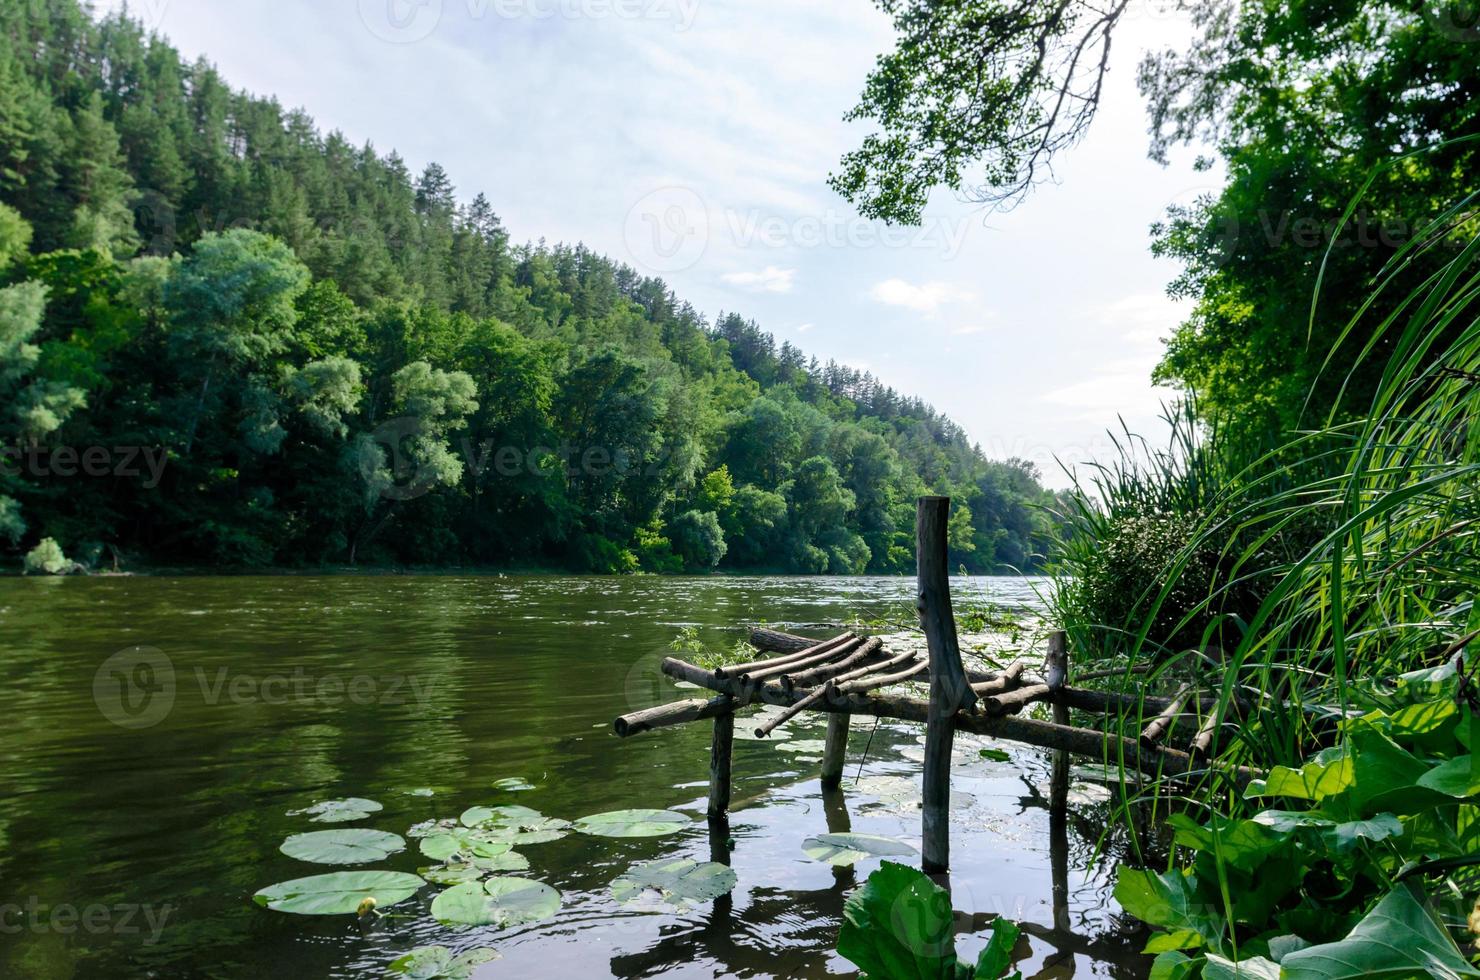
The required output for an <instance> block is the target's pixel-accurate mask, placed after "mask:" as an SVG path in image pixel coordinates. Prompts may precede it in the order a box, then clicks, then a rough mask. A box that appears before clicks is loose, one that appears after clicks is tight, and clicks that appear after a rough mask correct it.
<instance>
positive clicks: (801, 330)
mask: <svg viewBox="0 0 1480 980" xmlns="http://www.w3.org/2000/svg"><path fill="white" fill-rule="evenodd" d="M815 326H817V324H815V323H803V324H802V325H801V326H799V327H797V333H806V332H807V331H808V330H811V329H812V328H813V327H815Z"/></svg>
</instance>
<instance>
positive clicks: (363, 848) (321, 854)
mask: <svg viewBox="0 0 1480 980" xmlns="http://www.w3.org/2000/svg"><path fill="white" fill-rule="evenodd" d="M405 848H406V841H405V840H404V839H403V838H402V837H400V836H399V835H397V834H389V833H386V832H385V831H383V830H363V829H358V828H349V829H345V830H315V831H312V832H310V833H306V834H294V835H293V836H291V837H289V838H288V839H287V840H285V841H283V845H282V847H280V848H278V850H280V851H282V852H283V853H284V854H286V855H288V857H291V858H297V859H298V860H300V861H312V862H313V863H315V864H374V863H375V862H376V861H383V860H385V859H386V858H388V857H390V856H391V855H392V854H395V853H396V852H398V851H402V850H404V849H405Z"/></svg>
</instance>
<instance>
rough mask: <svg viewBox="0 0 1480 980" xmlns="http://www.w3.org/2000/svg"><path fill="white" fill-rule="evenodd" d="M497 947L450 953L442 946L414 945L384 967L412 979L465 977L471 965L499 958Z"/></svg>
mask: <svg viewBox="0 0 1480 980" xmlns="http://www.w3.org/2000/svg"><path fill="white" fill-rule="evenodd" d="M499 958H500V954H499V952H498V951H497V950H494V949H489V948H488V947H486V946H482V947H479V948H478V949H470V950H468V951H467V952H466V953H457V954H454V953H453V952H452V950H450V949H448V948H447V947H446V946H418V947H417V948H416V949H413V950H412V951H411V952H409V953H407V954H406V955H405V956H402V957H399V958H398V959H395V960H392V961H391V964H390V965H389V966H388V967H386V969H387V970H389V971H390V972H392V973H399V974H401V975H402V976H406V977H411V978H412V980H467V978H468V977H471V976H472V975H473V968H474V967H476V966H478V965H479V964H482V963H488V962H491V961H493V960H496V959H499Z"/></svg>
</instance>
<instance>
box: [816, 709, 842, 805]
mask: <svg viewBox="0 0 1480 980" xmlns="http://www.w3.org/2000/svg"><path fill="white" fill-rule="evenodd" d="M847 758H848V715H847V714H846V713H844V712H841V711H837V712H833V713H832V714H829V715H828V716H827V742H826V744H825V746H824V747H823V750H822V788H823V789H837V788H838V786H840V785H841V784H842V782H843V763H844V761H846V760H847Z"/></svg>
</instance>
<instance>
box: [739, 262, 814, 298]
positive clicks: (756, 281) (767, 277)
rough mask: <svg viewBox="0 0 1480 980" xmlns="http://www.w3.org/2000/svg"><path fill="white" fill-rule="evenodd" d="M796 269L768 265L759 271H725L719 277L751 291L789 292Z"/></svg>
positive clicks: (793, 282)
mask: <svg viewBox="0 0 1480 980" xmlns="http://www.w3.org/2000/svg"><path fill="white" fill-rule="evenodd" d="M796 275H797V270H795V269H783V268H781V267H780V266H774V265H768V266H766V267H765V268H764V269H762V270H760V271H759V272H727V273H725V274H724V275H722V276H720V279H722V280H724V281H725V282H727V283H729V284H730V285H731V286H739V287H740V288H741V289H748V290H750V291H751V292H753V293H789V292H791V287H792V286H793V285H794V284H795V280H796Z"/></svg>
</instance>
